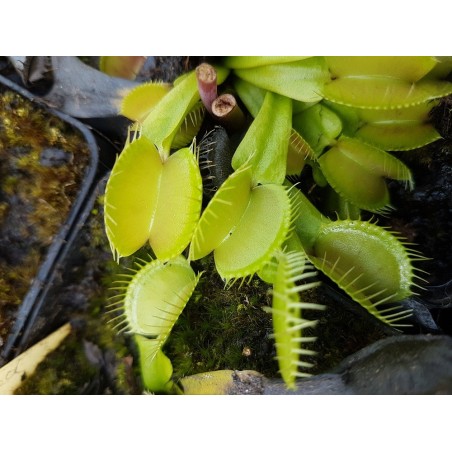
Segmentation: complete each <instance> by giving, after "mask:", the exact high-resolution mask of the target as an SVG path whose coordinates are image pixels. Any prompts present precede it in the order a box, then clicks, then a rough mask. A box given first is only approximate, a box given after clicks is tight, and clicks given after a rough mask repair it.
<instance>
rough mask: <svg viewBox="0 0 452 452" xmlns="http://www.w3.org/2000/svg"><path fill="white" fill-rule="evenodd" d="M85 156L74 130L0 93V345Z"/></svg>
mask: <svg viewBox="0 0 452 452" xmlns="http://www.w3.org/2000/svg"><path fill="white" fill-rule="evenodd" d="M89 159H90V152H89V149H88V147H87V145H86V142H85V139H84V138H83V136H82V135H81V134H80V132H79V131H77V130H75V129H73V128H72V127H71V126H70V125H69V124H67V123H65V122H63V121H61V120H60V119H58V118H57V117H55V116H53V115H51V114H50V113H48V112H46V111H45V110H44V109H42V108H40V107H37V106H36V105H35V104H33V103H32V102H30V101H28V100H27V99H26V98H24V97H22V96H20V95H19V94H17V93H15V92H12V91H9V90H6V91H0V183H1V185H0V345H1V344H2V343H3V342H4V340H5V339H6V336H7V335H8V332H9V329H10V326H11V322H12V321H13V319H14V316H15V313H16V310H17V306H18V305H19V304H20V303H21V301H22V299H23V298H24V296H25V294H26V293H27V291H28V289H29V287H30V284H31V281H32V279H33V278H34V277H35V276H36V273H37V271H38V268H39V266H40V265H41V264H42V263H43V261H44V256H45V253H46V251H47V248H48V246H49V245H50V243H51V242H52V240H53V239H54V237H55V236H56V234H57V233H58V231H59V229H60V227H61V226H62V225H63V223H64V221H65V220H66V218H67V216H68V213H69V211H70V208H71V206H72V204H73V202H74V199H75V197H76V196H77V193H78V191H79V189H80V184H81V181H82V179H83V176H84V174H85V170H86V168H87V165H88V163H89Z"/></svg>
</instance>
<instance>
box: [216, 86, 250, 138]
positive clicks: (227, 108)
mask: <svg viewBox="0 0 452 452" xmlns="http://www.w3.org/2000/svg"><path fill="white" fill-rule="evenodd" d="M212 115H213V116H214V117H215V118H216V119H217V120H218V122H219V123H220V124H221V125H223V126H224V127H225V128H226V129H229V130H233V131H235V130H240V129H242V128H243V127H244V126H245V124H246V119H245V115H244V114H243V111H242V110H241V109H240V107H239V106H238V105H237V101H236V99H235V97H234V96H233V95H232V94H222V95H221V96H218V97H217V98H216V99H215V100H214V101H213V102H212Z"/></svg>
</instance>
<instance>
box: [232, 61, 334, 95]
mask: <svg viewBox="0 0 452 452" xmlns="http://www.w3.org/2000/svg"><path fill="white" fill-rule="evenodd" d="M234 73H235V74H236V75H237V76H238V77H240V78H242V79H244V80H246V81H248V82H250V83H252V84H254V85H256V86H258V87H260V88H263V89H266V90H268V91H273V92H275V93H278V94H281V95H283V96H287V97H290V98H291V99H296V100H299V101H302V102H315V101H318V100H320V99H321V98H322V94H321V93H322V88H323V85H324V84H325V83H326V82H328V81H329V79H330V77H329V72H328V67H327V65H326V62H325V60H324V58H323V57H311V58H307V59H305V60H301V61H294V62H291V63H282V64H272V65H266V66H259V67H255V68H250V69H235V70H234Z"/></svg>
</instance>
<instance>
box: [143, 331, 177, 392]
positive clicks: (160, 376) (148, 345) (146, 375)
mask: <svg viewBox="0 0 452 452" xmlns="http://www.w3.org/2000/svg"><path fill="white" fill-rule="evenodd" d="M135 342H136V344H137V346H138V357H139V362H140V372H141V380H142V383H143V386H144V387H145V388H146V390H147V391H151V392H154V393H166V392H168V391H169V388H170V387H171V386H172V384H171V377H172V376H173V365H172V363H171V361H170V359H169V358H168V357H167V356H166V355H165V354H164V353H163V352H162V350H161V349H160V348H159V347H158V346H157V344H156V341H155V340H152V339H147V338H146V337H144V336H140V335H138V334H136V335H135Z"/></svg>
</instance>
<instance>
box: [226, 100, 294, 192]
mask: <svg viewBox="0 0 452 452" xmlns="http://www.w3.org/2000/svg"><path fill="white" fill-rule="evenodd" d="M291 118H292V103H291V100H290V99H288V98H287V97H283V96H279V95H278V94H275V93H271V92H267V94H266V95H265V100H264V103H263V105H262V108H261V109H260V110H259V113H258V114H257V116H256V118H255V119H254V121H253V122H252V124H251V126H250V127H249V129H248V131H247V132H246V135H245V136H244V138H243V139H242V141H241V142H240V144H239V146H238V148H237V149H236V151H235V153H234V156H233V158H232V167H233V168H234V169H238V168H239V167H241V166H243V165H244V164H246V163H250V164H251V166H252V171H253V181H254V182H255V183H262V184H263V183H277V184H280V183H282V182H283V180H284V178H285V175H286V161H287V152H288V146H289V137H290V134H291V128H292V127H291Z"/></svg>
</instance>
